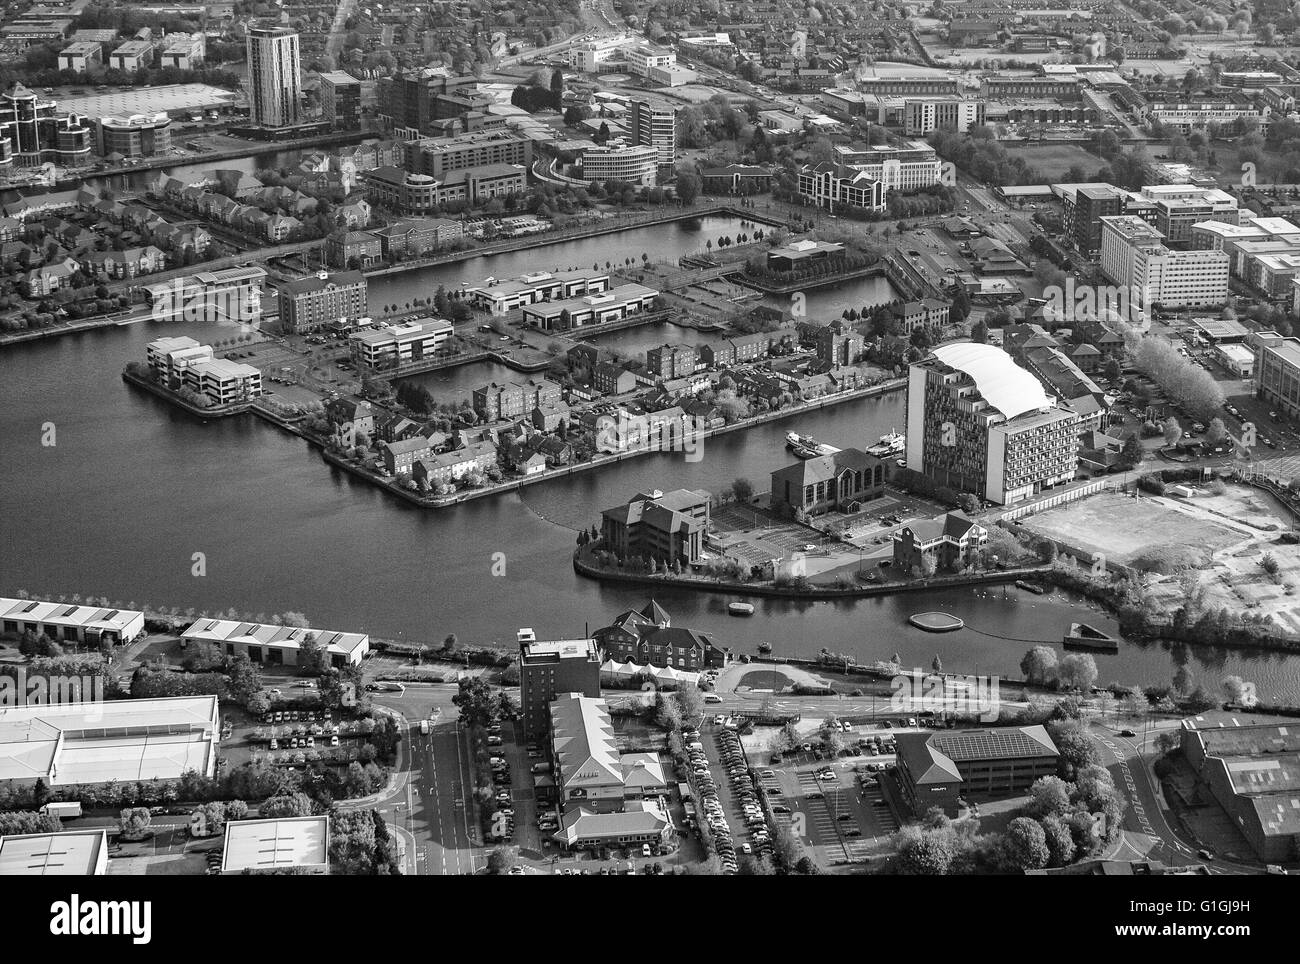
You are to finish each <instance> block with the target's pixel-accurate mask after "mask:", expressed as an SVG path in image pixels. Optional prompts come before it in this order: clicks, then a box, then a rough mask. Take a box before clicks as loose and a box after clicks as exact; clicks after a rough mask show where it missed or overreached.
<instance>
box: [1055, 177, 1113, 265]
mask: <svg viewBox="0 0 1300 964" xmlns="http://www.w3.org/2000/svg"><path fill="white" fill-rule="evenodd" d="M1126 197H1127V194H1126V192H1125V191H1123V190H1121V189H1120V188H1117V187H1115V186H1114V185H1111V184H1079V185H1068V186H1067V187H1066V188H1065V189H1063V190H1062V191H1061V201H1062V212H1061V220H1062V233H1063V234H1064V235H1065V237H1067V238H1068V239H1069V240H1070V242H1071V243H1072V244H1073V245H1074V247H1075V248H1076V249H1077V250H1078V251H1079V253H1080V254H1082V255H1083V256H1084V257H1087V258H1091V257H1094V256H1095V255H1096V253H1097V252H1098V251H1100V250H1101V219H1102V218H1107V217H1116V216H1118V215H1121V214H1123V213H1124V209H1125V198H1126Z"/></svg>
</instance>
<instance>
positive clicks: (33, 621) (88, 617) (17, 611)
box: [0, 597, 144, 646]
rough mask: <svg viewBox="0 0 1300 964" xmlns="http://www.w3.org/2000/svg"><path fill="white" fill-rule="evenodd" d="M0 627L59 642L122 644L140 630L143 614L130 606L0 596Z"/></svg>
mask: <svg viewBox="0 0 1300 964" xmlns="http://www.w3.org/2000/svg"><path fill="white" fill-rule="evenodd" d="M0 630H2V631H3V632H6V633H26V632H32V633H35V634H36V635H38V636H48V637H49V638H50V639H55V640H58V641H60V642H68V643H82V644H86V645H90V646H98V645H99V644H100V643H125V642H130V641H131V640H133V639H135V638H136V637H137V636H139V635H140V634H141V633H143V632H144V613H141V612H136V611H135V610H133V609H107V608H105V607H103V606H88V605H87V606H82V605H72V604H69V603H61V602H57V603H56V602H49V601H48V600H41V599H7V598H4V597H0Z"/></svg>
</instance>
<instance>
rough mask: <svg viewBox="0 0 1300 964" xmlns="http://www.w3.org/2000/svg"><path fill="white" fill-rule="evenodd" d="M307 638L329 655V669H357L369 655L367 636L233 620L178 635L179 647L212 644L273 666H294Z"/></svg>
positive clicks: (206, 624) (200, 625) (204, 621)
mask: <svg viewBox="0 0 1300 964" xmlns="http://www.w3.org/2000/svg"><path fill="white" fill-rule="evenodd" d="M309 637H310V638H311V639H313V640H314V641H315V643H316V645H317V646H319V647H321V648H322V649H324V650H325V651H326V652H327V653H329V662H330V665H331V666H336V667H337V666H345V665H347V666H359V665H360V664H361V660H362V658H363V657H364V656H365V655H366V653H368V652H370V637H369V636H367V635H366V634H365V633H340V632H335V631H333V630H328V629H304V628H301V627H298V626H275V625H266V624H264V623H245V622H239V621H237V620H233V619H200V620H198V621H197V622H195V623H193V624H191V625H190V627H189V628H188V629H186V630H185V631H184V632H183V633H181V645H183V646H188V645H189V644H190V643H215V644H216V645H217V646H219V647H221V650H222V652H224V653H225V654H226V655H227V656H240V655H242V656H247V657H248V658H249V659H251V660H253V662H255V663H268V664H270V665H272V666H297V665H298V651H299V650H300V649H301V648H302V645H303V643H304V642H305V641H307V640H308V638H309Z"/></svg>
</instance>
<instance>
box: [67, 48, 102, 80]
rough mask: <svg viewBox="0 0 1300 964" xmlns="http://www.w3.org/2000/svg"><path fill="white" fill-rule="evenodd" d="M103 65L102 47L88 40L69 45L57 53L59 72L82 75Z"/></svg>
mask: <svg viewBox="0 0 1300 964" xmlns="http://www.w3.org/2000/svg"><path fill="white" fill-rule="evenodd" d="M103 63H104V45H103V44H100V43H94V42H92V41H89V40H82V41H78V42H76V43H70V44H68V45H67V46H66V47H64V48H63V49H62V50H60V51H59V70H71V71H72V72H73V73H76V74H84V73H85V72H86V71H88V70H90V68H92V67H99V66H102V65H103Z"/></svg>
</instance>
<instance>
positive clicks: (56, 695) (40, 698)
mask: <svg viewBox="0 0 1300 964" xmlns="http://www.w3.org/2000/svg"><path fill="white" fill-rule="evenodd" d="M102 702H104V677H102V676H98V675H95V676H91V675H87V676H57V675H45V674H41V675H37V676H32V677H30V678H29V677H28V675H27V668H26V667H24V666H19V667H18V668H17V669H16V670H13V671H12V672H11V673H6V674H4V675H2V676H0V707H8V706H38V705H46V704H50V703H102Z"/></svg>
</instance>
